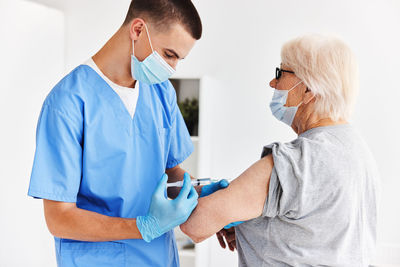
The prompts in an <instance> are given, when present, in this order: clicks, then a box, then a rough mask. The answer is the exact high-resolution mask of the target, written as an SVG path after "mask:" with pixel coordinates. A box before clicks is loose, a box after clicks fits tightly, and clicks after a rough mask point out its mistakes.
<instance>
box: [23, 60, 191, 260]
mask: <svg viewBox="0 0 400 267" xmlns="http://www.w3.org/2000/svg"><path fill="white" fill-rule="evenodd" d="M139 86H140V90H139V98H138V102H137V106H136V112H135V115H134V118H133V119H132V117H131V116H130V114H129V112H128V111H127V110H126V108H125V106H124V104H123V102H122V101H121V99H120V97H119V96H118V94H117V93H116V92H115V91H114V90H113V89H112V88H111V87H110V86H109V85H108V84H107V83H106V82H105V81H104V80H103V79H102V78H101V77H100V76H99V75H98V74H97V73H96V72H95V71H94V70H93V69H92V68H90V67H89V66H86V65H81V66H79V67H77V68H76V69H74V70H73V71H72V72H71V73H70V74H68V75H67V76H66V77H65V78H64V79H62V80H61V81H60V82H59V83H58V84H57V85H56V86H55V87H54V88H53V90H52V91H51V92H50V93H49V94H48V96H47V97H46V99H45V101H44V104H43V107H42V110H41V113H40V117H39V120H38V125H37V130H36V152H35V158H34V163H33V169H32V175H31V181H30V186H29V192H28V195H29V196H32V197H35V198H42V199H50V200H55V201H63V202H76V205H77V206H78V207H79V208H81V209H86V210H90V211H94V212H97V213H100V214H104V215H108V216H114V217H123V218H136V217H137V216H139V215H146V214H147V211H148V208H149V205H150V199H151V196H152V194H153V192H154V189H155V187H156V185H157V183H158V181H159V180H160V178H161V176H162V174H163V173H164V172H165V169H168V168H172V167H175V166H176V165H178V164H179V163H181V162H182V161H184V160H185V159H186V158H187V157H188V156H189V155H190V154H191V153H192V151H193V144H192V142H191V139H190V136H189V132H188V130H187V128H186V125H185V123H184V120H183V117H182V114H181V113H180V111H179V108H178V105H177V102H176V94H175V90H174V88H173V86H172V84H171V83H170V81H166V82H163V83H161V84H156V85H146V84H144V83H139ZM55 243H56V256H57V263H58V265H59V266H96V267H99V266H179V258H178V254H177V248H176V244H175V237H174V234H173V231H169V232H167V233H165V234H164V235H162V236H161V237H159V238H157V239H154V240H153V241H152V242H150V243H146V242H145V241H143V240H141V239H129V240H120V241H113V242H84V241H77V240H70V239H60V238H57V237H55Z"/></svg>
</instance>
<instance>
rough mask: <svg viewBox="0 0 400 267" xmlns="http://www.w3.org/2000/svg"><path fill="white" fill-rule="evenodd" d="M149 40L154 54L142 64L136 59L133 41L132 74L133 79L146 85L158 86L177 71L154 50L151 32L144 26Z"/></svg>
mask: <svg viewBox="0 0 400 267" xmlns="http://www.w3.org/2000/svg"><path fill="white" fill-rule="evenodd" d="M144 26H145V28H146V31H147V36H148V38H149V43H150V47H151V51H152V53H151V54H150V55H149V56H148V57H146V58H145V59H144V60H143V61H142V62H140V61H139V60H138V59H137V58H136V57H135V44H134V41H133V40H132V57H131V74H132V78H133V79H135V80H137V81H139V82H143V83H146V84H157V83H162V82H164V81H166V80H167V79H168V78H169V77H171V75H172V74H174V72H175V70H174V69H173V68H172V67H171V66H170V65H169V64H168V63H167V62H165V60H164V59H163V58H162V57H161V56H160V54H158V53H157V51H155V50H154V49H153V45H152V44H151V40H150V34H149V30H148V28H147V25H146V24H145V25H144Z"/></svg>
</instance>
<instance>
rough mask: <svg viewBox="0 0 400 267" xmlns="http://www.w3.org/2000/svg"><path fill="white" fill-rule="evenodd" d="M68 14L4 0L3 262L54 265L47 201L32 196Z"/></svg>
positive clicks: (0, 90)
mask: <svg viewBox="0 0 400 267" xmlns="http://www.w3.org/2000/svg"><path fill="white" fill-rule="evenodd" d="M63 31H64V26H63V15H62V13H61V12H60V11H57V10H53V9H50V8H47V7H44V6H41V5H38V4H35V3H29V2H24V1H19V0H0V36H1V37H0V38H1V39H0V81H1V84H0V118H1V119H0V122H1V124H0V210H1V215H0V240H1V242H0V266H7V267H14V266H15V267H19V266H32V267H44V266H54V265H55V256H54V255H55V254H54V242H53V241H52V240H53V239H52V237H51V235H50V234H49V232H48V230H47V228H46V224H45V221H44V217H43V208H42V201H40V200H33V199H31V198H30V197H28V196H27V192H28V183H29V178H30V171H31V168H32V162H33V154H34V149H35V129H36V122H37V119H38V116H39V111H40V107H41V104H42V102H43V100H44V98H45V96H46V94H47V93H48V91H49V89H50V88H51V87H52V86H54V84H55V82H56V81H57V80H58V79H59V78H60V77H61V75H62V70H63V68H64V67H63V65H64V62H63V58H64V54H63V50H64V33H63Z"/></svg>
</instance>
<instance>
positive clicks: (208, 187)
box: [200, 179, 229, 197]
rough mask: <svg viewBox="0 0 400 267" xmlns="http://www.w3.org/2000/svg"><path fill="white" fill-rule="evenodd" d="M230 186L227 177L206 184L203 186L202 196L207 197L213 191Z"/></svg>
mask: <svg viewBox="0 0 400 267" xmlns="http://www.w3.org/2000/svg"><path fill="white" fill-rule="evenodd" d="M228 186H229V182H228V181H227V180H225V179H222V180H220V181H218V182H215V183H211V184H208V185H205V186H203V187H202V188H201V193H200V197H205V196H208V195H211V194H212V193H214V192H216V191H218V190H220V189H223V188H227V187H228Z"/></svg>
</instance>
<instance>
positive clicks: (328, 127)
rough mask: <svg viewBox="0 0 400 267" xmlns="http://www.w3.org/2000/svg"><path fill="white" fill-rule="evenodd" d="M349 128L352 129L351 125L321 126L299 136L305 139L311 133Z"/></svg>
mask: <svg viewBox="0 0 400 267" xmlns="http://www.w3.org/2000/svg"><path fill="white" fill-rule="evenodd" d="M349 127H351V125H350V123H344V124H337V125H327V126H319V127H315V128H311V129H309V130H307V131H305V132H304V133H301V134H299V137H304V136H306V135H309V134H310V133H312V132H316V131H321V130H329V129H340V128H349Z"/></svg>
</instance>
